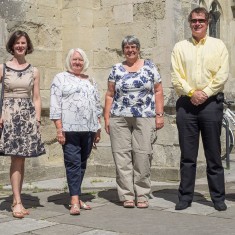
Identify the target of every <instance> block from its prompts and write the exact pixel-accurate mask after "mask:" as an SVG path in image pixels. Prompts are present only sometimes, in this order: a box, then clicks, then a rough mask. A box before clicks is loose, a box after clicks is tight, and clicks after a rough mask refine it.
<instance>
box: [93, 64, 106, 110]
mask: <svg viewBox="0 0 235 235" xmlns="http://www.w3.org/2000/svg"><path fill="white" fill-rule="evenodd" d="M93 72H94V74H95V80H96V82H97V84H98V89H99V91H100V93H101V100H102V104H103V106H104V98H105V93H106V91H107V83H108V76H109V72H110V69H102V68H101V69H99V68H98V69H93Z"/></svg>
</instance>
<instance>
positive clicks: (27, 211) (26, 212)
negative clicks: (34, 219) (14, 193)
mask: <svg viewBox="0 0 235 235" xmlns="http://www.w3.org/2000/svg"><path fill="white" fill-rule="evenodd" d="M16 204H22V202H20V203H16V202H14V203H13V204H12V205H11V209H12V211H13V208H14V206H15V205H16ZM22 207H23V205H22ZM21 212H22V213H23V215H29V214H30V212H29V210H27V209H25V208H24V207H23V208H22V210H21Z"/></svg>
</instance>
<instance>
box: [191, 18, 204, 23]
mask: <svg viewBox="0 0 235 235" xmlns="http://www.w3.org/2000/svg"><path fill="white" fill-rule="evenodd" d="M206 21H207V20H206V19H191V20H190V22H191V23H192V24H196V23H197V22H198V23H199V24H204V23H206Z"/></svg>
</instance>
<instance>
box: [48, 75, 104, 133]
mask: <svg viewBox="0 0 235 235" xmlns="http://www.w3.org/2000/svg"><path fill="white" fill-rule="evenodd" d="M101 113H102V108H101V104H100V96H99V92H98V88H97V84H96V83H95V82H94V81H93V79H90V78H88V79H81V78H78V77H76V76H75V75H73V74H71V73H69V72H62V73H59V74H57V75H56V76H55V78H54V80H53V82H52V84H51V103H50V119H52V120H55V119H61V120H62V125H63V130H64V131H78V132H81V131H92V132H96V131H97V130H98V129H100V128H101V126H100V124H99V122H98V117H100V116H101Z"/></svg>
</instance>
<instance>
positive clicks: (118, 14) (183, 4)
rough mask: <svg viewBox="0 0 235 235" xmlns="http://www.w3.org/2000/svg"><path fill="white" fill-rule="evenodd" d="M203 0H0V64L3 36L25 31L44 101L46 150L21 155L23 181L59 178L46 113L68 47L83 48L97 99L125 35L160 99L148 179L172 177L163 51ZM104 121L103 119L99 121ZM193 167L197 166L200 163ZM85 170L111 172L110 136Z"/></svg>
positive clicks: (229, 39)
mask: <svg viewBox="0 0 235 235" xmlns="http://www.w3.org/2000/svg"><path fill="white" fill-rule="evenodd" d="M218 2H219V3H220V6H221V9H222V11H223V15H222V20H221V29H222V33H221V38H222V39H223V40H224V42H225V43H226V45H227V47H228V49H229V51H230V64H231V76H230V79H229V82H228V85H227V86H226V94H227V96H228V97H230V98H232V97H234V91H233V90H232V87H233V86H232V83H233V79H232V78H234V77H235V64H234V63H235V62H234V61H235V50H234V45H235V44H234V42H235V30H234V28H235V27H234V18H233V13H232V8H231V6H230V4H229V3H228V1H225V0H221V1H218ZM209 3H210V4H211V1H209V0H208V1H204V0H200V1H198V0H192V1H188V0H86V1H84V0H50V1H47V0H24V1H23V0H0V4H1V8H0V53H1V56H0V62H1V63H2V62H3V61H5V60H6V59H9V58H10V56H9V55H8V54H6V52H5V43H6V39H7V38H8V36H9V34H10V33H11V32H13V31H14V30H16V29H23V30H25V31H27V32H28V33H29V35H30V37H31V38H32V41H33V43H34V46H35V52H34V53H33V54H32V55H29V56H28V60H29V61H30V62H31V63H32V64H34V65H35V66H37V67H38V68H39V69H40V73H41V95H42V103H43V112H42V115H43V118H42V121H43V122H42V127H41V130H42V135H43V139H44V141H45V143H46V150H47V154H46V155H45V156H42V157H39V158H37V159H33V160H31V159H27V173H26V180H28V181H30V180H35V179H39V178H40V179H45V178H49V177H51V178H56V177H61V176H64V167H63V157H62V151H61V147H60V146H59V145H58V144H57V142H56V139H55V128H54V126H53V123H51V121H50V120H49V119H48V115H49V100H50V98H49V93H50V91H49V89H50V84H51V81H52V79H53V77H54V76H55V74H56V73H58V72H60V71H62V70H63V69H64V59H65V56H66V53H67V52H68V50H69V49H70V48H73V47H81V48H83V49H84V50H85V51H86V53H87V55H88V57H89V60H90V64H91V65H90V69H89V71H88V73H89V74H91V75H93V76H94V78H95V79H96V81H97V82H98V84H99V89H100V91H101V96H102V105H104V94H105V91H106V87H107V77H108V74H109V71H110V69H111V66H112V65H113V64H115V63H117V62H120V61H122V60H123V56H122V52H121V41H122V39H123V37H124V36H126V35H128V34H134V35H136V36H137V37H138V38H139V39H140V42H141V55H142V57H143V58H145V59H147V58H150V59H152V60H153V61H154V62H155V63H156V64H157V65H158V67H159V70H160V73H161V76H162V80H163V86H164V98H165V112H166V118H165V122H166V124H165V127H164V129H162V130H160V131H159V132H158V139H157V141H156V143H155V145H154V157H153V164H152V165H153V166H152V178H153V179H155V180H163V179H164V180H166V179H168V180H178V178H179V171H178V169H179V159H180V151H179V146H178V134H177V129H176V124H175V111H174V110H175V108H174V107H175V101H176V98H177V97H176V95H175V92H174V90H173V89H172V86H171V78H170V55H171V51H172V48H173V46H174V44H175V43H176V42H177V41H179V40H182V39H184V38H187V37H189V36H190V29H189V27H188V22H187V15H188V14H189V12H190V11H191V9H192V8H194V7H196V6H198V5H199V4H200V5H203V6H205V7H206V8H207V9H210V5H209ZM102 124H103V123H102ZM200 166H202V167H201V168H200ZM203 169H204V156H203V153H202V151H200V154H199V169H198V175H199V176H201V175H202V174H204V171H203ZM8 170H9V159H8V158H1V159H0V182H7V181H8V176H7V175H8ZM87 174H88V175H97V176H115V169H114V164H113V159H112V154H111V149H110V141H109V136H108V135H107V134H105V131H104V130H103V131H102V140H101V142H100V143H99V144H98V148H97V149H96V150H93V152H92V155H91V157H90V160H89V167H88V170H87Z"/></svg>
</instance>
